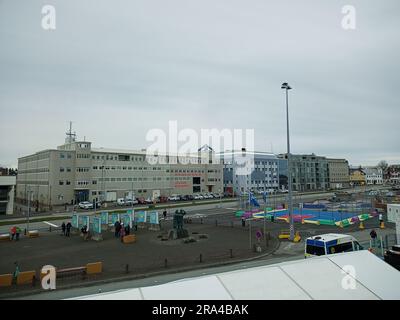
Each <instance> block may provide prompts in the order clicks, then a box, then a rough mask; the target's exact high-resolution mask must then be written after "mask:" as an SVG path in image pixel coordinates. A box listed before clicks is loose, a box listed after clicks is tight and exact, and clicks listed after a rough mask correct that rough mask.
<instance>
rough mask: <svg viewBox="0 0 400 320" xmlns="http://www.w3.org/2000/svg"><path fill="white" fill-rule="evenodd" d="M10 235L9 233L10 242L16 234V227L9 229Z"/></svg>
mask: <svg viewBox="0 0 400 320" xmlns="http://www.w3.org/2000/svg"><path fill="white" fill-rule="evenodd" d="M10 233H11V241H12V240H14V237H15V234H16V233H17V227H16V226H14V227H12V228H11V229H10Z"/></svg>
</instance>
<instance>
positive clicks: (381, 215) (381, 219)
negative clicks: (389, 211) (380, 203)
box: [379, 213, 383, 226]
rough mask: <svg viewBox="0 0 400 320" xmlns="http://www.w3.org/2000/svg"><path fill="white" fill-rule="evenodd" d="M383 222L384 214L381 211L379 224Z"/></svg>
mask: <svg viewBox="0 0 400 320" xmlns="http://www.w3.org/2000/svg"><path fill="white" fill-rule="evenodd" d="M382 222H383V214H382V213H380V214H379V225H380V226H381V225H382Z"/></svg>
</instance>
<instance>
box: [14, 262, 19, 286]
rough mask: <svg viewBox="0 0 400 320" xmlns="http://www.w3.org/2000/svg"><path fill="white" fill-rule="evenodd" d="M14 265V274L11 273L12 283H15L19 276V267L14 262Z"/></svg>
mask: <svg viewBox="0 0 400 320" xmlns="http://www.w3.org/2000/svg"><path fill="white" fill-rule="evenodd" d="M14 265H15V270H14V273H13V281H14V283H17V278H18V275H19V265H18V262H17V261H15V262H14Z"/></svg>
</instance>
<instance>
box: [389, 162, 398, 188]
mask: <svg viewBox="0 0 400 320" xmlns="http://www.w3.org/2000/svg"><path fill="white" fill-rule="evenodd" d="M386 181H387V182H388V183H389V184H392V185H400V165H398V164H397V165H390V166H389V167H388V168H387V170H386Z"/></svg>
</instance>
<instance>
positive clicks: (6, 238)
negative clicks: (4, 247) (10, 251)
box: [0, 233, 11, 241]
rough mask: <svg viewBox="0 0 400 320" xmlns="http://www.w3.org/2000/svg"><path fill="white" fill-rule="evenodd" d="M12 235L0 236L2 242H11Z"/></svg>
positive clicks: (4, 234)
mask: <svg viewBox="0 0 400 320" xmlns="http://www.w3.org/2000/svg"><path fill="white" fill-rule="evenodd" d="M10 240H11V238H10V234H9V233H3V234H0V241H10Z"/></svg>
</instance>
